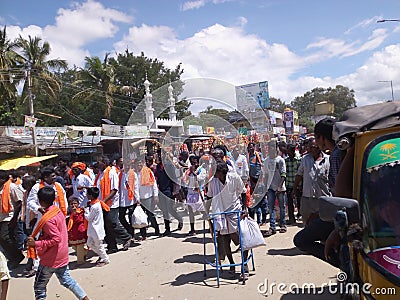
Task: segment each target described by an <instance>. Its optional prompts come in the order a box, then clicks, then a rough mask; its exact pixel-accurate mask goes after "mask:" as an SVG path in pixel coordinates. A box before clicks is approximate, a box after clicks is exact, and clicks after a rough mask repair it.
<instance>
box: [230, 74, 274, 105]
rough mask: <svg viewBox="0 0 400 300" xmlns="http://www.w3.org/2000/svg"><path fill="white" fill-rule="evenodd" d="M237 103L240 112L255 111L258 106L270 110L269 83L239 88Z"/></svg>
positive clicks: (258, 83) (237, 88)
mask: <svg viewBox="0 0 400 300" xmlns="http://www.w3.org/2000/svg"><path fill="white" fill-rule="evenodd" d="M243 94H244V95H243ZM236 102H237V107H238V110H239V111H240V110H250V109H255V108H257V106H259V107H261V108H262V109H265V108H269V107H270V102H269V91H268V81H261V82H256V83H250V84H244V85H240V86H237V87H236ZM256 104H258V105H256Z"/></svg>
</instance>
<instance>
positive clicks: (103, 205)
mask: <svg viewBox="0 0 400 300" xmlns="http://www.w3.org/2000/svg"><path fill="white" fill-rule="evenodd" d="M97 202H100V204H101V208H102V209H103V210H105V211H110V207H109V206H108V205H107V204H105V203H104V202H103V201H100V199H97V198H96V199H93V200H92V201H90V205H94V204H96V203H97Z"/></svg>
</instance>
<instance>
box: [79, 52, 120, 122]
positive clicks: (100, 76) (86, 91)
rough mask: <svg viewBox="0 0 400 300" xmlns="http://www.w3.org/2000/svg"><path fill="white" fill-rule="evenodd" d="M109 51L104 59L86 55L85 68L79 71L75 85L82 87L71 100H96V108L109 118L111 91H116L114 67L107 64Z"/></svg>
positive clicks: (112, 99)
mask: <svg viewBox="0 0 400 300" xmlns="http://www.w3.org/2000/svg"><path fill="white" fill-rule="evenodd" d="M108 56H109V53H106V55H105V57H104V60H103V61H101V60H100V58H99V57H97V56H95V57H86V58H85V61H86V63H85V68H84V69H82V70H81V71H80V72H79V76H78V78H79V79H78V80H77V81H75V82H74V85H75V86H76V87H79V88H82V90H81V91H78V92H77V93H76V94H75V95H74V97H73V100H74V101H75V102H87V101H98V102H99V103H98V104H99V105H98V108H100V110H102V112H103V117H104V118H107V119H110V117H111V110H112V108H113V105H114V98H113V93H114V92H116V91H117V86H116V84H115V68H114V66H113V65H111V64H109V57H108Z"/></svg>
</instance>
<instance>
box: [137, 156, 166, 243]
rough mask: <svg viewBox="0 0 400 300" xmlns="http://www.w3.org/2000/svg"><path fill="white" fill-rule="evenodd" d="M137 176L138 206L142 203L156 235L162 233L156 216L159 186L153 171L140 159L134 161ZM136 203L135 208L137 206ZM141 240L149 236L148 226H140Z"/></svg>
mask: <svg viewBox="0 0 400 300" xmlns="http://www.w3.org/2000/svg"><path fill="white" fill-rule="evenodd" d="M134 166H135V172H136V177H137V181H138V185H139V198H140V200H139V201H138V202H137V203H136V206H138V205H141V206H142V208H143V210H144V212H145V213H146V214H147V216H148V218H149V221H150V224H151V226H152V227H154V230H155V233H154V234H155V235H156V236H159V235H160V228H159V226H158V224H157V220H156V217H155V216H154V210H155V206H156V204H157V203H158V187H157V182H156V180H155V176H154V174H153V171H152V170H150V168H148V167H146V166H144V165H143V161H142V160H140V159H137V160H135V162H134ZM136 206H135V205H134V209H135V208H136ZM140 235H141V236H142V238H141V240H145V239H146V238H147V229H146V227H144V228H140Z"/></svg>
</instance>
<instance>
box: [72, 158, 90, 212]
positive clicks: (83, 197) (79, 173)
mask: <svg viewBox="0 0 400 300" xmlns="http://www.w3.org/2000/svg"><path fill="white" fill-rule="evenodd" d="M85 168H86V165H85V164H84V163H81V162H75V163H73V164H72V166H71V169H72V173H73V174H74V175H73V176H72V180H71V183H72V191H73V195H74V197H75V198H77V199H78V201H79V207H86V206H87V202H88V198H87V188H89V187H92V186H93V182H94V181H93V180H92V179H91V178H90V177H89V176H88V175H85V174H84V173H83V172H84V171H85Z"/></svg>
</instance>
